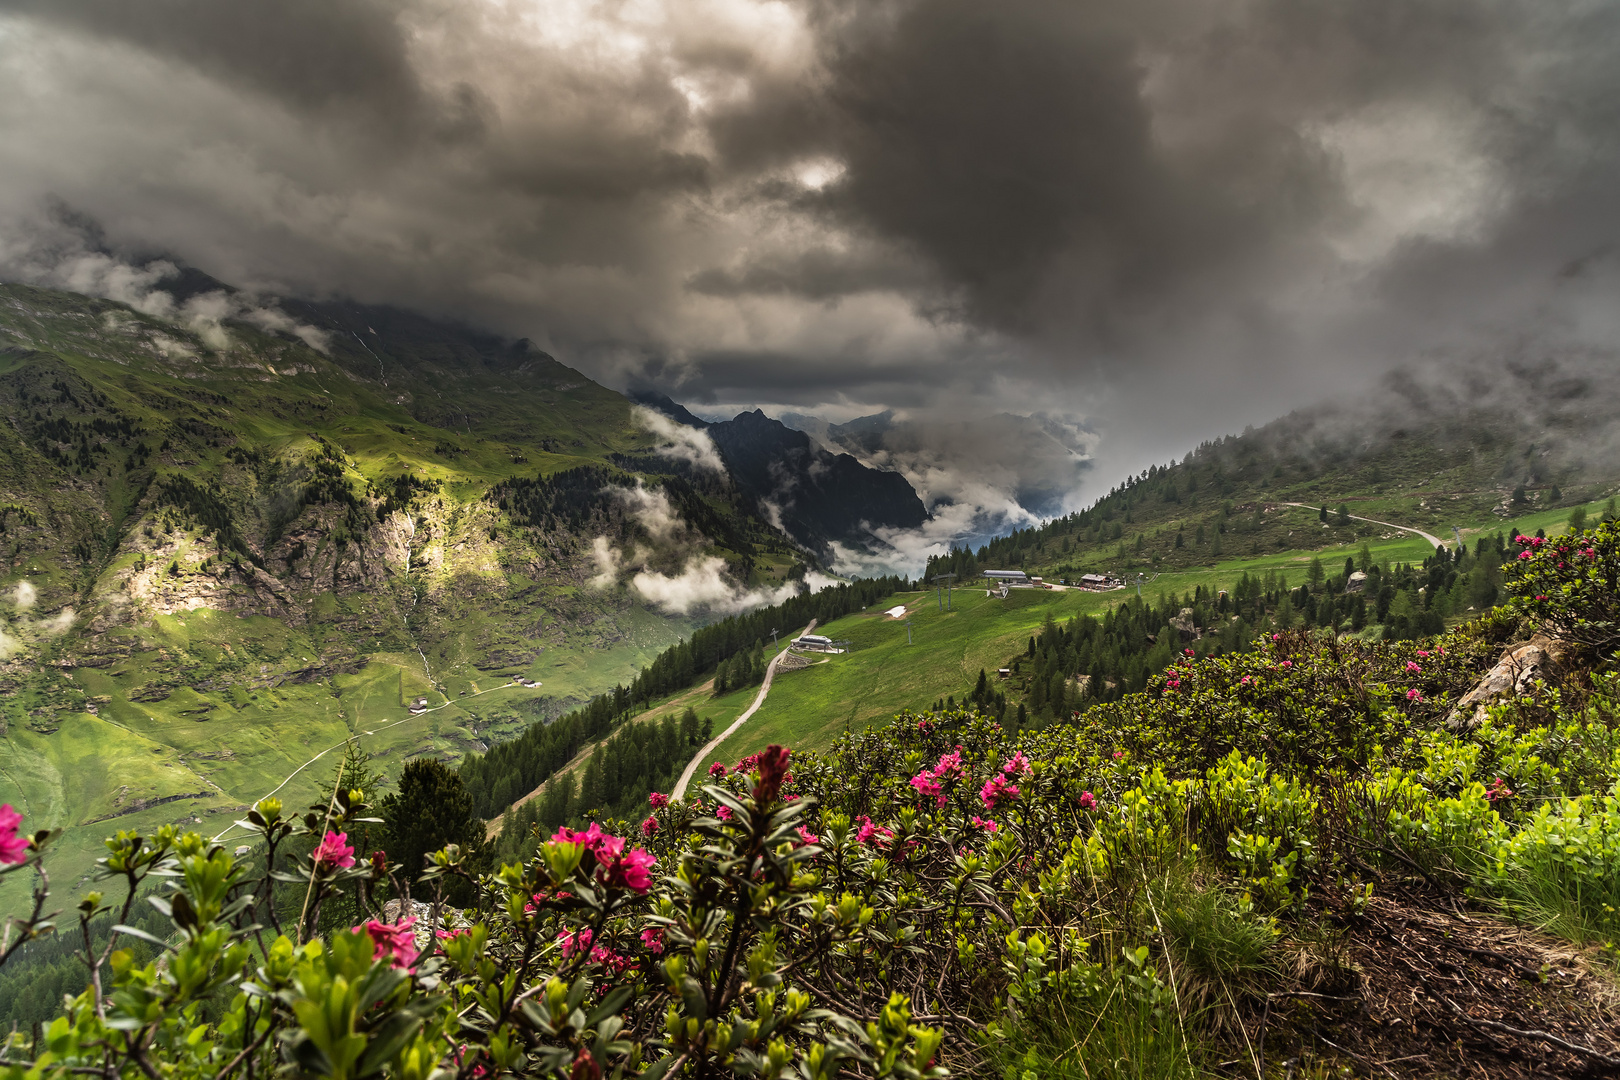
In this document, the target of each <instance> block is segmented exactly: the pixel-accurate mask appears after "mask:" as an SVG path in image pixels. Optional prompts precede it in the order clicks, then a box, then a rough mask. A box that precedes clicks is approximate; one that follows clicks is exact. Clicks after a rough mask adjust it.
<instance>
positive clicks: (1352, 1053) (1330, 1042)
mask: <svg viewBox="0 0 1620 1080" xmlns="http://www.w3.org/2000/svg"><path fill="white" fill-rule="evenodd" d="M1315 1034H1316V1037H1317V1038H1318V1039H1321V1040H1322V1041H1323V1042H1325V1043H1327V1044H1328V1045H1329V1046H1331V1047H1333V1049H1335V1050H1337V1051H1338V1052H1339V1053H1341V1054H1349V1055H1350V1056H1351V1057H1353V1058H1355V1059H1356V1060H1357V1061H1359V1062H1361V1063H1362V1064H1363V1065H1369V1066H1371V1067H1373V1068H1375V1069H1383V1070H1384V1072H1386V1073H1388V1074H1389V1076H1390V1077H1391V1078H1392V1080H1400V1078H1399V1077H1397V1076H1395V1074H1394V1073H1392V1072H1390V1071H1389V1067H1388V1066H1386V1065H1380V1064H1378V1062H1376V1061H1373V1060H1371V1059H1370V1058H1364V1057H1362V1056H1361V1055H1360V1054H1358V1053H1356V1052H1355V1051H1354V1050H1348V1049H1346V1048H1345V1047H1342V1046H1340V1045H1339V1044H1338V1043H1336V1042H1334V1041H1333V1040H1332V1039H1330V1038H1328V1037H1327V1036H1326V1035H1323V1034H1322V1032H1321V1031H1317V1032H1316V1033H1315Z"/></svg>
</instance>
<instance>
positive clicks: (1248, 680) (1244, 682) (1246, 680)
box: [1238, 675, 1253, 686]
mask: <svg viewBox="0 0 1620 1080" xmlns="http://www.w3.org/2000/svg"><path fill="white" fill-rule="evenodd" d="M1252 681H1253V680H1252V679H1251V678H1250V677H1249V676H1247V675H1245V676H1243V678H1241V679H1239V680H1238V682H1240V683H1242V684H1243V685H1244V686H1248V685H1249V683H1250V682H1252Z"/></svg>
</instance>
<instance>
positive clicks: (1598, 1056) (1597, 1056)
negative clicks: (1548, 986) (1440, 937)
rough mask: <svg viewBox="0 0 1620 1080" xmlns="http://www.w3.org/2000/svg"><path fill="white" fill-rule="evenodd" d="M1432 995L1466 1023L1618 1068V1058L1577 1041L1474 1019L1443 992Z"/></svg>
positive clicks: (1619, 1067)
mask: <svg viewBox="0 0 1620 1080" xmlns="http://www.w3.org/2000/svg"><path fill="white" fill-rule="evenodd" d="M1434 996H1435V997H1437V998H1439V999H1440V1002H1441V1004H1443V1005H1444V1006H1445V1007H1446V1008H1448V1009H1450V1010H1451V1011H1452V1012H1454V1013H1456V1014H1457V1018H1458V1019H1459V1020H1462V1021H1463V1022H1464V1023H1466V1024H1471V1025H1473V1026H1474V1027H1481V1028H1487V1029H1489V1030H1491V1031H1500V1032H1502V1033H1504V1034H1506V1035H1512V1036H1514V1037H1516V1038H1520V1039H1537V1040H1539V1041H1541V1042H1545V1043H1551V1044H1552V1045H1553V1046H1556V1047H1558V1048H1559V1049H1561V1050H1568V1051H1569V1052H1570V1053H1572V1054H1580V1055H1581V1056H1583V1057H1589V1058H1591V1059H1592V1060H1593V1061H1596V1062H1597V1063H1598V1064H1600V1065H1602V1066H1604V1067H1605V1068H1609V1069H1620V1058H1617V1057H1610V1056H1609V1055H1608V1054H1605V1053H1602V1052H1601V1051H1598V1050H1593V1049H1592V1048H1591V1047H1589V1046H1582V1045H1580V1044H1579V1043H1572V1042H1569V1041H1568V1040H1567V1039H1560V1038H1559V1037H1558V1036H1557V1035H1554V1034H1553V1033H1552V1032H1550V1031H1526V1030H1524V1029H1523V1028H1516V1027H1508V1025H1506V1024H1499V1023H1497V1022H1496V1021H1495V1020H1476V1019H1474V1018H1473V1017H1472V1016H1469V1015H1468V1014H1467V1013H1465V1012H1463V1011H1462V1009H1461V1008H1459V1007H1458V1005H1457V1003H1456V1002H1454V1001H1452V1000H1451V999H1450V998H1448V997H1446V996H1445V995H1444V994H1435V995H1434Z"/></svg>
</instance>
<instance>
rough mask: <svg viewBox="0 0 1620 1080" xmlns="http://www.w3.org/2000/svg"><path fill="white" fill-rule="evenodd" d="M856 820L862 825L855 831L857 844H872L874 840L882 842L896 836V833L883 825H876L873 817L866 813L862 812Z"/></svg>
mask: <svg viewBox="0 0 1620 1080" xmlns="http://www.w3.org/2000/svg"><path fill="white" fill-rule="evenodd" d="M855 820H856V821H858V822H860V824H861V827H860V828H859V829H857V830H856V832H855V842H856V843H857V844H870V843H874V842H876V843H880V844H881V843H882V841H883V840H887V839H889V838H891V837H893V836H894V833H893V832H892V831H891V830H889V829H885V828H884V827H883V826H881V825H874V824H873V823H872V819H871V818H869V817H867V816H866V815H865V814H862V815H861V816H860V817H858V818H856V819H855ZM880 838H881V839H880Z"/></svg>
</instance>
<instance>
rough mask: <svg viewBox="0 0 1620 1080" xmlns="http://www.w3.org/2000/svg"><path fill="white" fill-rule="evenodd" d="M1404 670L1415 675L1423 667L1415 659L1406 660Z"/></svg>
mask: <svg viewBox="0 0 1620 1080" xmlns="http://www.w3.org/2000/svg"><path fill="white" fill-rule="evenodd" d="M1406 670H1407V671H1410V672H1411V673H1412V674H1414V675H1417V674H1420V673H1421V672H1422V671H1423V668H1422V666H1421V665H1419V664H1418V662H1417V661H1416V660H1408V661H1407V662H1406Z"/></svg>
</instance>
